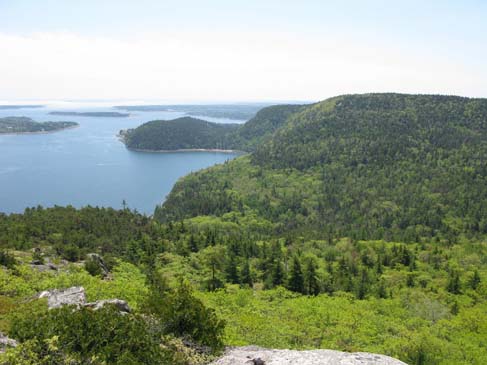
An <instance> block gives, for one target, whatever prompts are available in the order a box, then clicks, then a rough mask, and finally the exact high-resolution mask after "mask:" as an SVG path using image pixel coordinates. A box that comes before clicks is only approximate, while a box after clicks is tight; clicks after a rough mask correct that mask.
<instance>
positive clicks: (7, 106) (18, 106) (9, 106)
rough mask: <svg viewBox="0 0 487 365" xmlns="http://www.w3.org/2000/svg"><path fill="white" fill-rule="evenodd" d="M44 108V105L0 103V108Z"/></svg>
mask: <svg viewBox="0 0 487 365" xmlns="http://www.w3.org/2000/svg"><path fill="white" fill-rule="evenodd" d="M35 108H44V105H20V104H19V105H0V110H9V109H35Z"/></svg>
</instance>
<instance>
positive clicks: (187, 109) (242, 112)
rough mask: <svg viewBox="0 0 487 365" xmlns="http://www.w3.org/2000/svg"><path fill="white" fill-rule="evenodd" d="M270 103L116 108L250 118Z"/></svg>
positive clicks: (235, 118) (211, 116) (128, 106)
mask: <svg viewBox="0 0 487 365" xmlns="http://www.w3.org/2000/svg"><path fill="white" fill-rule="evenodd" d="M268 105H269V104H261V103H256V104H213V105H211V104H208V105H121V106H115V108H116V109H120V110H127V111H138V112H161V111H162V112H170V111H173V112H182V113H185V114H186V115H190V116H193V117H210V118H226V119H233V120H249V119H250V118H252V117H253V116H254V115H255V114H256V113H257V112H258V111H259V110H260V109H262V108H263V107H266V106H268Z"/></svg>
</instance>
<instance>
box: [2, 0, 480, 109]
mask: <svg viewBox="0 0 487 365" xmlns="http://www.w3.org/2000/svg"><path fill="white" fill-rule="evenodd" d="M374 91H397V92H410V93H441V94H458V95H466V96H479V97H487V1H485V0H477V1H475V0H462V1H458V0H457V1H451V0H443V1H435V0H431V1H428V0H422V1H419V0H407V1H394V0H388V1H381V0H368V1H364V0H340V1H338V0H337V1H326V0H321V1H319V0H316V1H315V0H292V1H291V0H289V1H288V0H279V1H277V0H241V1H240V0H206V1H205V0H177V1H170V0H132V1H129V0H83V1H81V0H42V1H39V0H0V99H3V100H9V99H10V100H14V99H98V98H101V99H138V100H142V99H153V100H156V99H159V100H171V101H196V100H201V101H211V100H213V101H217V100H218V101H235V100H240V101H245V100H320V99H324V98H327V97H329V96H334V95H338V94H343V93H362V92H374Z"/></svg>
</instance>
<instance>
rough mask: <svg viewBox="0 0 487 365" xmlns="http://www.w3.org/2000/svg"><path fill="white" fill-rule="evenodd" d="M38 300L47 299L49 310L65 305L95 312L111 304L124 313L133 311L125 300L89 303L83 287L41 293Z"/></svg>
mask: <svg viewBox="0 0 487 365" xmlns="http://www.w3.org/2000/svg"><path fill="white" fill-rule="evenodd" d="M37 297H38V298H47V307H48V308H49V309H52V308H59V307H61V306H63V305H75V306H76V307H78V308H80V307H87V308H92V309H93V310H98V309H101V308H103V307H104V306H105V305H107V304H110V305H114V306H115V307H117V308H118V310H119V311H120V312H122V313H130V312H131V309H130V307H129V305H128V303H127V302H126V301H125V300H121V299H105V300H97V301H96V302H91V303H87V302H86V293H85V289H84V288H83V287H82V286H73V287H71V288H68V289H62V290H59V289H54V290H46V291H43V292H42V293H40V294H39V295H38V296H37Z"/></svg>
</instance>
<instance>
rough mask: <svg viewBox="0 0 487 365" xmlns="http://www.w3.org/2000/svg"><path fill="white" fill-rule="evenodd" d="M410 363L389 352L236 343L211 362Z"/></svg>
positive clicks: (220, 364)
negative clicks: (372, 352)
mask: <svg viewBox="0 0 487 365" xmlns="http://www.w3.org/2000/svg"><path fill="white" fill-rule="evenodd" d="M254 364H258V365H407V364H406V363H404V362H402V361H399V360H396V359H393V358H392V357H389V356H384V355H377V354H370V353H367V352H353V353H349V352H340V351H333V350H309V351H297V350H272V349H264V348H260V347H255V346H247V347H236V348H232V349H229V350H227V352H226V353H225V355H224V356H222V357H221V358H219V359H218V360H216V361H214V362H213V363H212V364H211V365H254Z"/></svg>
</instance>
